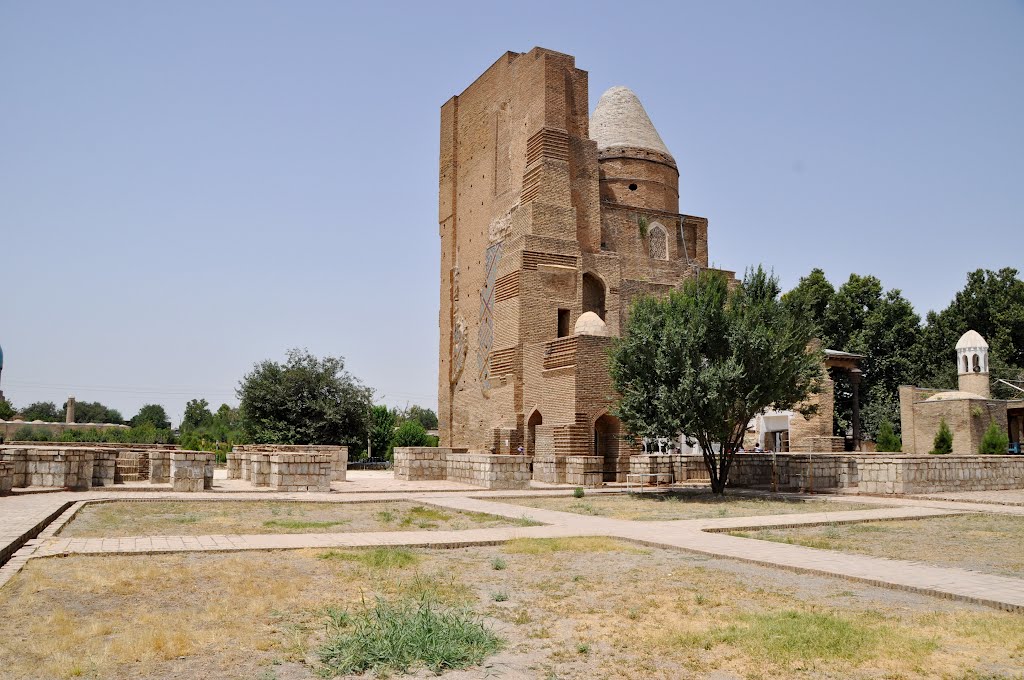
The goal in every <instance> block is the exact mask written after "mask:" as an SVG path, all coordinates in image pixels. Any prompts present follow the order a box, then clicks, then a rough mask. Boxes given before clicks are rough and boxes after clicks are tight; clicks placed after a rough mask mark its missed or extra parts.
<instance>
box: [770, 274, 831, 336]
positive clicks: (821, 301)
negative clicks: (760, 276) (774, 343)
mask: <svg viewBox="0 0 1024 680" xmlns="http://www.w3.org/2000/svg"><path fill="white" fill-rule="evenodd" d="M835 294H836V289H835V288H834V287H833V286H832V284H831V283H829V280H828V279H827V278H825V272H823V271H822V270H821V269H812V270H811V273H810V274H808V275H807V276H804V277H802V278H801V279H800V282H799V283H798V284H797V285H796V287H795V288H793V289H792V290H791V291H789V292H788V293H786V294H785V295H783V296H782V304H783V306H784V307H786V308H787V309H788V310H789V312H790V313H791V314H793V315H794V316H802V317H805V318H808V319H810V320H811V322H812V323H813V324H814V327H815V335H817V337H818V338H819V339H820V340H821V342H822V343H823V344H824V345H825V347H833V346H834V345H835V344H836V343H835V342H834V341H833V338H831V337H829V335H828V334H827V333H826V331H827V330H830V329H826V328H825V316H826V313H827V312H828V308H829V305H830V304H831V303H832V298H833V297H834V296H835Z"/></svg>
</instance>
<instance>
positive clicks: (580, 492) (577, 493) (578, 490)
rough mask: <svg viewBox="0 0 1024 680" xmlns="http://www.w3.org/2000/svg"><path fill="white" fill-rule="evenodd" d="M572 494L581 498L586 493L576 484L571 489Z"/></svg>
mask: <svg viewBox="0 0 1024 680" xmlns="http://www.w3.org/2000/svg"><path fill="white" fill-rule="evenodd" d="M572 495H573V496H574V497H576V498H583V497H584V496H586V495H587V492H586V491H584V490H583V487H582V486H577V487H576V488H575V489H573V490H572Z"/></svg>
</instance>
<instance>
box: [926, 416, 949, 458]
mask: <svg viewBox="0 0 1024 680" xmlns="http://www.w3.org/2000/svg"><path fill="white" fill-rule="evenodd" d="M930 453H931V454H933V455H941V454H946V453H953V433H952V432H950V431H949V425H947V424H946V419H945V418H943V419H942V420H941V421H939V431H938V432H936V433H935V441H934V443H933V444H932V450H931V451H930Z"/></svg>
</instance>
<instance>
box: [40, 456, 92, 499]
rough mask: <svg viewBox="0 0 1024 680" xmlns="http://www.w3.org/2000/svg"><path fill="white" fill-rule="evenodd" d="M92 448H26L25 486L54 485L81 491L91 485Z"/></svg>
mask: <svg viewBox="0 0 1024 680" xmlns="http://www.w3.org/2000/svg"><path fill="white" fill-rule="evenodd" d="M92 460H93V454H92V451H89V450H87V449H27V451H26V463H27V466H26V469H25V481H26V483H25V486H56V487H63V488H66V489H71V490H73V491H85V490H88V489H89V488H90V487H91V486H92Z"/></svg>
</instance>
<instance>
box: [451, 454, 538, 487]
mask: <svg viewBox="0 0 1024 680" xmlns="http://www.w3.org/2000/svg"><path fill="white" fill-rule="evenodd" d="M532 459H533V457H532V456H509V455H502V454H493V453H472V452H471V453H454V452H453V453H449V454H448V460H447V471H448V480H449V481H452V482H461V483H463V484H470V485H472V486H482V487H484V488H485V489H529V488H530V478H531V477H532V476H533V473H532V472H531V471H530V463H531V461H532Z"/></svg>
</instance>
